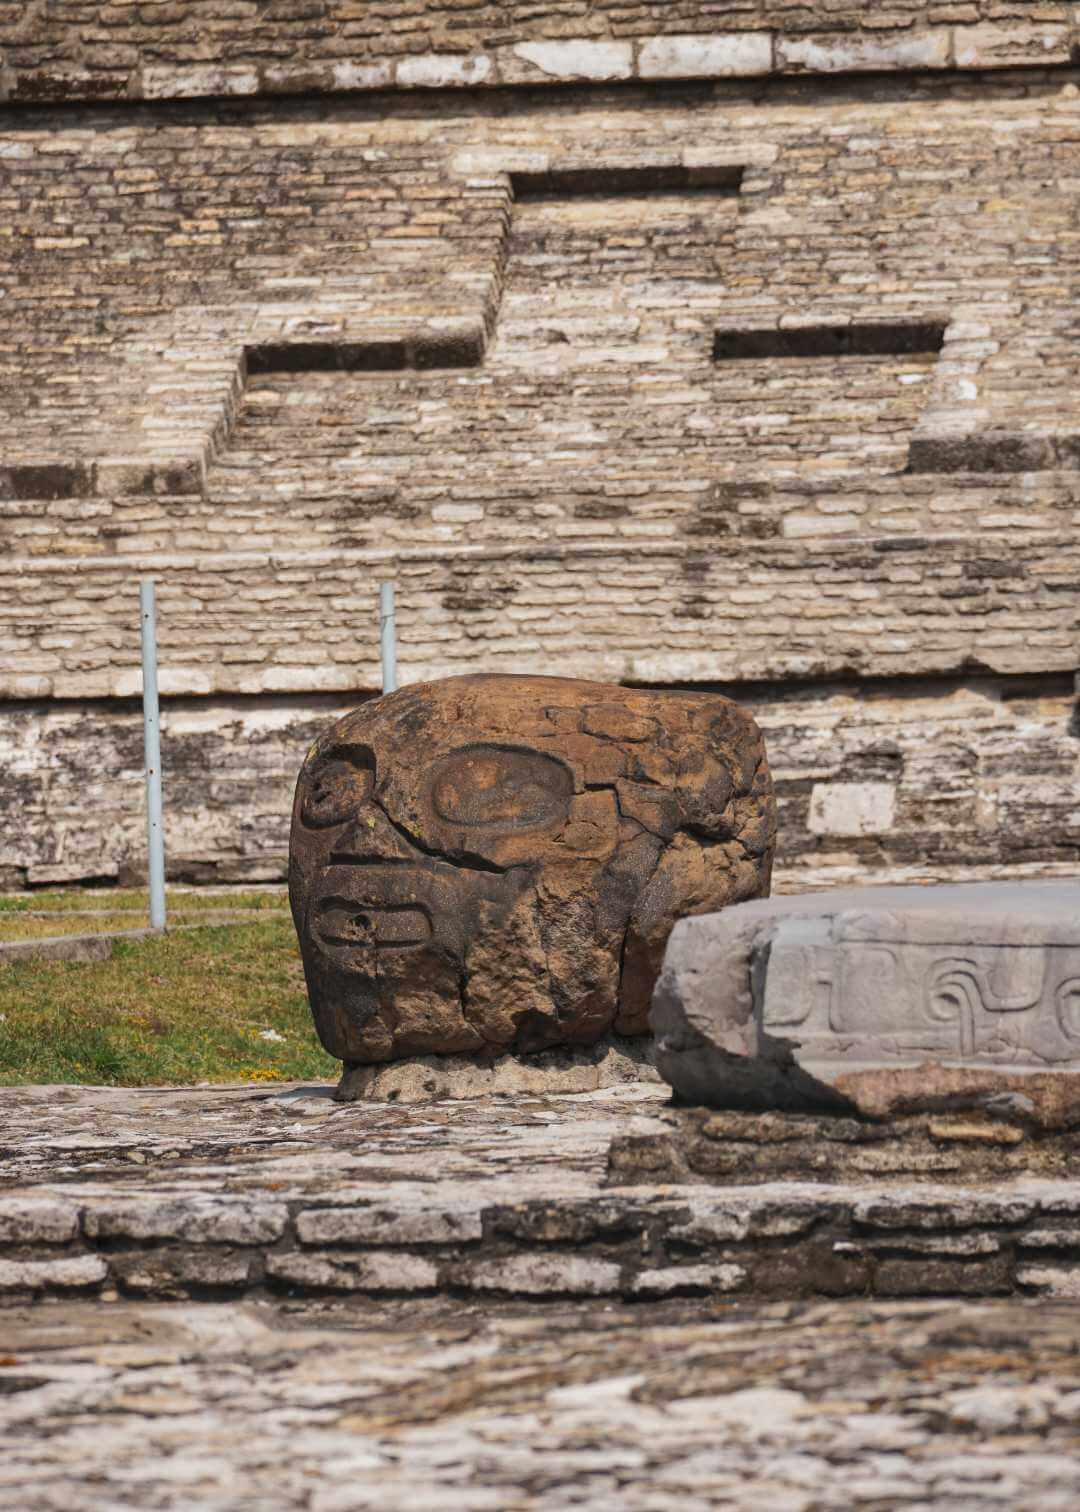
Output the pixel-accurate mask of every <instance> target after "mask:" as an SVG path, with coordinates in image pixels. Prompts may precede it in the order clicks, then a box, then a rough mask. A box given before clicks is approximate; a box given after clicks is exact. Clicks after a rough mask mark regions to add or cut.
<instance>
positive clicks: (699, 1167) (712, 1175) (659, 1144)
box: [608, 1107, 1080, 1186]
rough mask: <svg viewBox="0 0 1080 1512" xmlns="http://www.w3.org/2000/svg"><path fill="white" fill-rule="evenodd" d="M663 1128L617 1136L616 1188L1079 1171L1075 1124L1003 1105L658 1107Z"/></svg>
mask: <svg viewBox="0 0 1080 1512" xmlns="http://www.w3.org/2000/svg"><path fill="white" fill-rule="evenodd" d="M661 1118H662V1119H663V1122H664V1123H665V1124H666V1125H668V1128H667V1130H666V1131H665V1132H663V1133H661V1132H659V1131H656V1132H653V1133H649V1134H628V1135H624V1136H616V1137H615V1138H614V1139H613V1140H612V1143H611V1150H610V1152H609V1155H608V1174H609V1177H610V1179H611V1181H612V1182H613V1183H614V1184H615V1185H617V1186H624V1185H631V1184H643V1185H646V1186H652V1185H655V1183H657V1182H660V1181H673V1182H688V1181H704V1182H709V1183H711V1184H713V1185H718V1186H728V1185H733V1184H736V1183H743V1182H747V1183H751V1182H754V1183H756V1182H772V1181H790V1180H792V1179H795V1180H804V1181H816V1182H820V1181H835V1182H837V1183H838V1184H843V1183H845V1182H855V1183H858V1182H861V1181H873V1180H879V1179H882V1178H892V1179H894V1180H897V1181H905V1182H906V1181H929V1182H934V1183H937V1184H938V1185H945V1184H949V1183H953V1182H957V1183H964V1184H968V1183H971V1182H985V1183H987V1184H989V1185H992V1184H993V1183H994V1182H995V1181H998V1180H1001V1179H1003V1178H1006V1177H1012V1176H1016V1177H1022V1176H1027V1175H1039V1176H1048V1177H1054V1178H1059V1179H1075V1178H1076V1177H1078V1176H1080V1132H1078V1131H1077V1130H1075V1129H1064V1130H1057V1131H1049V1132H1048V1131H1047V1129H1046V1128H1045V1127H1043V1126H1042V1121H1041V1120H1039V1119H1036V1118H1032V1117H1031V1115H1030V1114H1025V1113H1024V1112H1023V1111H1019V1112H1015V1113H1014V1114H1013V1115H1012V1118H1011V1119H1010V1115H1009V1112H1008V1110H1007V1109H1005V1108H1000V1107H999V1108H995V1109H994V1110H993V1112H992V1114H982V1115H979V1116H975V1115H972V1114H944V1115H941V1114H938V1115H935V1114H925V1113H921V1114H919V1113H909V1114H905V1115H899V1116H888V1115H885V1116H882V1117H878V1118H867V1117H838V1116H837V1115H836V1114H835V1113H834V1114H821V1115H813V1114H807V1113H776V1112H771V1113H733V1112H724V1113H716V1112H712V1111H710V1110H709V1109H706V1108H679V1109H671V1110H665V1111H664V1112H663V1113H662V1114H661Z"/></svg>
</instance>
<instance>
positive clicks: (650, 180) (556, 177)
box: [510, 163, 745, 204]
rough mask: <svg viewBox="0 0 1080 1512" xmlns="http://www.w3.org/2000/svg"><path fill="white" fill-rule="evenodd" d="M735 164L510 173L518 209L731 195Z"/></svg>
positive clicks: (737, 174)
mask: <svg viewBox="0 0 1080 1512" xmlns="http://www.w3.org/2000/svg"><path fill="white" fill-rule="evenodd" d="M744 171H745V170H744V169H743V167H742V165H741V164H739V165H732V164H728V163H725V164H722V165H714V166H707V167H702V168H684V167H682V166H681V164H673V165H670V166H667V167H665V166H663V165H660V164H645V165H643V166H627V165H623V164H607V165H605V164H599V165H594V166H592V167H589V168H552V169H549V170H547V171H546V172H544V173H512V174H511V175H510V182H511V184H512V185H513V190H514V199H515V200H516V201H517V202H518V203H519V204H527V203H530V202H535V201H537V200H561V199H627V198H631V199H641V198H644V197H646V196H652V195H672V194H674V195H678V196H679V197H680V198H682V197H684V196H687V195H693V194H710V195H716V194H721V195H728V196H734V195H737V194H738V193H739V191H740V189H741V188H742V180H743V173H744Z"/></svg>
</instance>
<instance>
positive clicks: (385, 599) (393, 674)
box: [379, 583, 397, 693]
mask: <svg viewBox="0 0 1080 1512" xmlns="http://www.w3.org/2000/svg"><path fill="white" fill-rule="evenodd" d="M379 649H380V650H381V652H382V690H383V692H384V693H393V691H394V689H395V688H396V687H397V621H396V620H395V618H394V585H393V583H383V585H382V587H381V588H380V589H379Z"/></svg>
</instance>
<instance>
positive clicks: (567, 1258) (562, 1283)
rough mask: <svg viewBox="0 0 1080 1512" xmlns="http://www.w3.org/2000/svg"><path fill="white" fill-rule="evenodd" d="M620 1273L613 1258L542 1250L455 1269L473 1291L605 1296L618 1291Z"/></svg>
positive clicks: (458, 1280)
mask: <svg viewBox="0 0 1080 1512" xmlns="http://www.w3.org/2000/svg"><path fill="white" fill-rule="evenodd" d="M620 1275H621V1271H620V1267H619V1266H618V1265H615V1264H614V1263H613V1262H612V1261H609V1260H595V1259H591V1258H589V1257H587V1256H583V1255H569V1254H541V1253H534V1254H521V1255H510V1256H507V1257H506V1258H504V1259H500V1260H476V1261H473V1262H471V1263H469V1264H466V1265H462V1266H460V1267H458V1268H457V1269H455V1271H454V1279H455V1282H456V1284H457V1285H459V1286H463V1287H466V1288H468V1290H470V1291H479V1292H503V1293H506V1294H508V1295H511V1296H522V1297H559V1296H567V1297H603V1296H607V1295H609V1294H615V1293H617V1292H618V1290H619V1283H620Z"/></svg>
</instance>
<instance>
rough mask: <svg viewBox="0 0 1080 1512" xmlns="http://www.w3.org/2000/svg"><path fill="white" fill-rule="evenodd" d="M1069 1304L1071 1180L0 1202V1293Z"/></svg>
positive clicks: (10, 1196)
mask: <svg viewBox="0 0 1080 1512" xmlns="http://www.w3.org/2000/svg"><path fill="white" fill-rule="evenodd" d="M252 1293H255V1294H266V1293H270V1294H282V1293H284V1294H293V1295H297V1294H300V1295H311V1294H326V1293H330V1294H338V1295H346V1296H347V1295H351V1296H353V1297H357V1298H361V1297H367V1296H372V1297H375V1296H403V1295H409V1294H425V1293H426V1294H433V1293H443V1294H446V1293H450V1294H459V1295H492V1296H504V1297H505V1296H512V1297H523V1298H529V1299H536V1300H545V1299H557V1298H565V1297H613V1298H625V1299H631V1300H632V1299H638V1298H640V1299H654V1298H659V1297H669V1296H710V1295H714V1296H715V1295H723V1296H731V1297H733V1298H735V1297H739V1298H747V1299H751V1298H752V1299H762V1298H774V1299H775V1298H784V1299H791V1298H800V1297H822V1296H850V1295H876V1296H893V1297H895V1296H959V1295H964V1296H992V1295H1009V1294H1018V1295H1044V1296H1059V1297H1070V1298H1080V1184H1078V1183H1076V1182H1070V1181H1056V1180H1036V1179H1020V1180H1016V1181H1013V1182H1008V1183H1001V1184H1000V1185H998V1186H996V1187H995V1188H994V1189H993V1190H990V1189H987V1188H958V1187H942V1186H933V1185H924V1184H920V1185H918V1186H917V1187H915V1186H910V1185H909V1186H897V1185H896V1184H895V1183H893V1184H887V1183H876V1184H875V1183H868V1184H865V1185H862V1184H860V1185H858V1186H846V1187H845V1186H836V1185H824V1184H815V1183H798V1182H783V1183H771V1184H765V1185H761V1186H755V1187H731V1188H727V1189H725V1190H724V1191H715V1190H714V1191H703V1189H702V1188H701V1187H685V1186H677V1185H664V1186H656V1187H640V1186H638V1187H634V1188H632V1189H628V1188H624V1189H618V1188H608V1189H606V1190H603V1191H599V1192H596V1193H592V1194H588V1195H584V1196H576V1197H563V1198H554V1199H551V1200H530V1201H526V1202H522V1203H519V1204H514V1205H506V1204H496V1203H491V1202H486V1203H485V1202H484V1201H483V1199H477V1201H476V1202H475V1203H472V1204H470V1203H467V1202H463V1201H461V1200H460V1199H458V1200H456V1201H454V1202H445V1201H444V1202H440V1200H439V1196H438V1193H437V1191H433V1192H432V1193H431V1194H430V1200H428V1201H426V1202H425V1203H424V1204H423V1205H420V1204H415V1203H414V1204H410V1205H401V1206H397V1207H388V1206H386V1205H382V1206H380V1205H379V1203H378V1201H377V1199H376V1200H373V1201H371V1202H367V1203H365V1204H363V1205H358V1204H355V1203H353V1204H352V1205H344V1204H342V1205H337V1206H335V1205H334V1204H333V1201H332V1198H327V1197H325V1196H323V1197H320V1198H302V1199H299V1200H293V1201H289V1202H285V1201H280V1200H276V1199H274V1198H273V1197H272V1196H269V1195H267V1196H265V1197H263V1196H261V1195H260V1196H255V1197H250V1196H244V1197H232V1196H221V1197H215V1196H209V1195H206V1194H193V1195H191V1196H180V1197H176V1196H170V1197H168V1198H164V1197H157V1198H143V1199H140V1198H138V1197H136V1196H133V1195H132V1194H131V1193H130V1192H125V1193H122V1192H119V1191H118V1193H117V1195H116V1196H115V1197H110V1196H109V1195H107V1194H101V1195H97V1196H95V1198H94V1199H92V1200H86V1199H83V1200H79V1199H78V1198H69V1197H68V1196H66V1195H58V1194H57V1192H56V1189H55V1188H53V1189H45V1188H34V1189H23V1190H21V1191H14V1192H8V1193H6V1194H2V1195H0V1304H2V1303H4V1302H7V1303H9V1304H15V1303H20V1304H21V1303H23V1302H26V1301H28V1300H33V1299H38V1298H42V1297H52V1296H58V1295H72V1294H84V1295H87V1294H89V1295H99V1296H104V1297H105V1298H106V1299H108V1298H109V1297H113V1296H119V1295H125V1296H137V1297H144V1298H154V1297H157V1298H175V1297H183V1296H195V1297H206V1296H230V1295H231V1296H238V1295H243V1294H252Z"/></svg>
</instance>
